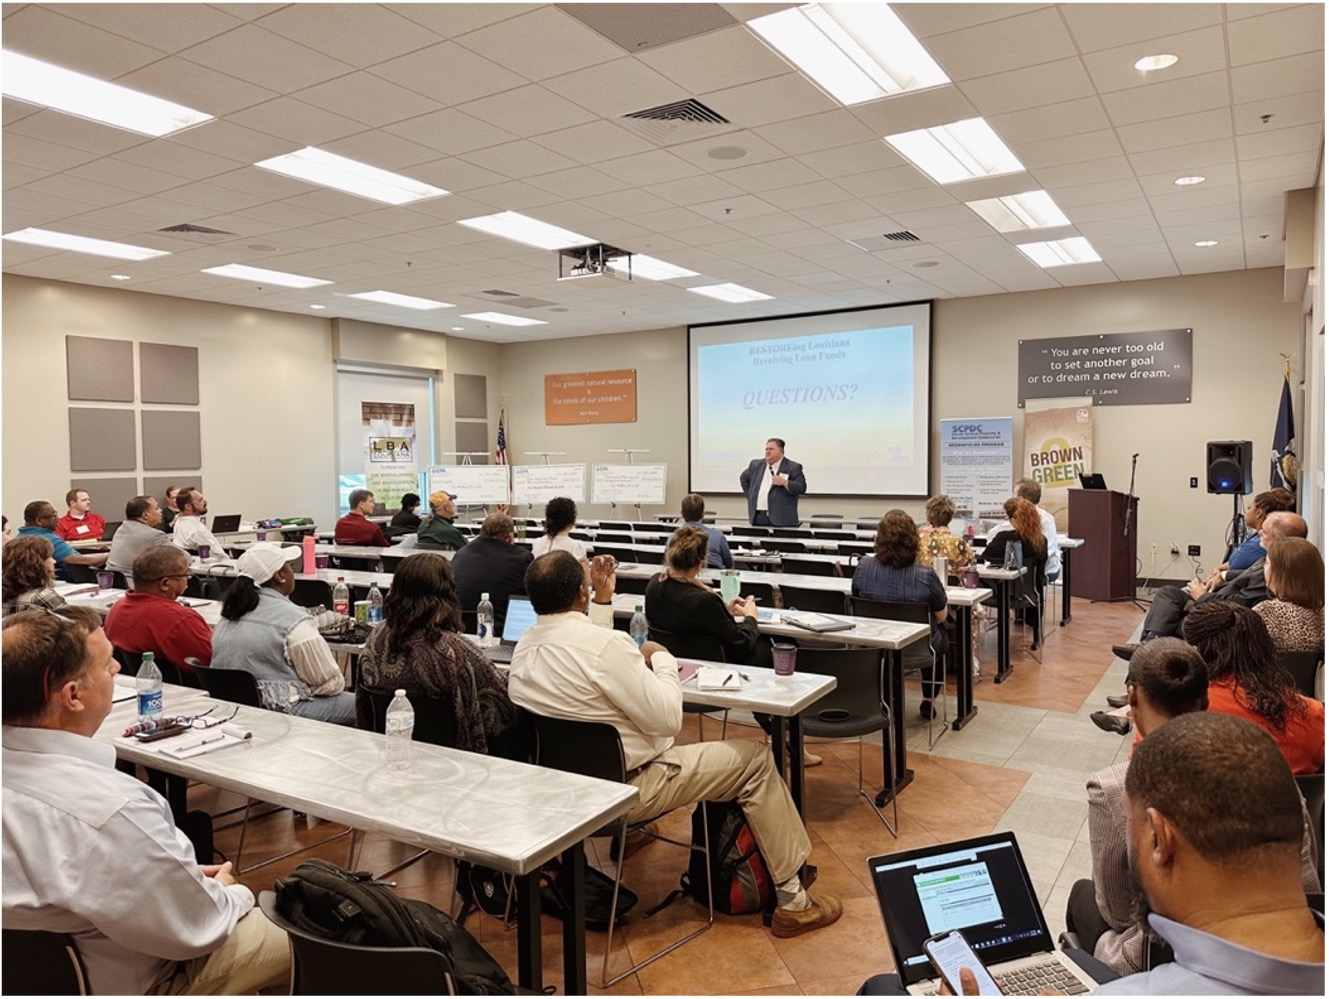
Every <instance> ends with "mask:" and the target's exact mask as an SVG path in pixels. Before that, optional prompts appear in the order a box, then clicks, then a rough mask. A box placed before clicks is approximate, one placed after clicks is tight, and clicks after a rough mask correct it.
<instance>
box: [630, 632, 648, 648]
mask: <svg viewBox="0 0 1329 999" xmlns="http://www.w3.org/2000/svg"><path fill="white" fill-rule="evenodd" d="M632 640H633V641H634V642H636V643H637V648H641V647H642V646H643V645H645V644H646V636H645V635H633V636H632Z"/></svg>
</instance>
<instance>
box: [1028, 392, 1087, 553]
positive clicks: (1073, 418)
mask: <svg viewBox="0 0 1329 999" xmlns="http://www.w3.org/2000/svg"><path fill="white" fill-rule="evenodd" d="M1035 407H1038V408H1035ZM1044 407H1046V408H1044ZM1093 451H1094V407H1093V403H1092V402H1091V401H1090V400H1089V399H1076V400H1070V399H1057V400H1052V399H1047V400H1038V401H1037V402H1035V401H1032V400H1031V401H1030V404H1029V408H1028V409H1026V410H1025V414H1024V474H1025V475H1026V476H1027V477H1029V478H1031V479H1033V480H1034V481H1035V482H1037V483H1039V484H1040V485H1041V486H1042V487H1043V501H1042V502H1041V503H1040V504H1039V506H1041V507H1042V508H1043V509H1044V510H1046V511H1047V512H1048V513H1050V514H1052V516H1053V517H1054V518H1055V519H1056V521H1057V531H1058V532H1059V533H1065V531H1066V510H1067V507H1068V506H1069V503H1070V497H1069V495H1068V494H1067V492H1066V490H1067V489H1073V488H1078V487H1079V485H1080V476H1081V475H1088V474H1089V473H1090V472H1092V471H1093V470H1094V460H1093Z"/></svg>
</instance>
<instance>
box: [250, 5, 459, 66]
mask: <svg viewBox="0 0 1329 999" xmlns="http://www.w3.org/2000/svg"><path fill="white" fill-rule="evenodd" d="M258 23H259V26H260V27H262V28H263V29H264V30H266V31H272V32H275V33H276V34H278V35H281V36H283V37H284V38H287V39H290V40H291V41H292V42H298V43H299V44H301V45H305V46H308V47H309V48H312V49H314V50H316V51H318V52H322V53H323V54H324V55H328V56H331V57H332V58H334V59H338V60H340V61H341V62H344V63H347V64H348V65H351V66H359V67H364V66H372V65H374V64H376V63H380V62H383V61H385V60H388V59H392V58H395V57H396V56H400V55H404V54H405V53H407V52H414V51H415V50H416V49H421V48H424V47H425V46H427V45H432V44H434V43H436V42H439V41H442V40H443V39H442V38H441V37H440V36H439V35H437V34H435V33H433V32H432V31H429V30H427V29H425V28H423V27H421V25H420V24H419V22H416V21H410V20H407V19H406V18H404V17H402V16H400V15H399V14H396V13H393V12H392V11H391V10H389V9H388V8H386V7H384V6H383V5H381V4H367V3H357V4H340V3H338V4H330V3H296V4H289V5H286V6H284V7H282V8H281V9H280V10H277V11H275V12H274V13H272V14H269V15H267V16H266V17H264V18H262V19H261V20H260V21H259V22H258Z"/></svg>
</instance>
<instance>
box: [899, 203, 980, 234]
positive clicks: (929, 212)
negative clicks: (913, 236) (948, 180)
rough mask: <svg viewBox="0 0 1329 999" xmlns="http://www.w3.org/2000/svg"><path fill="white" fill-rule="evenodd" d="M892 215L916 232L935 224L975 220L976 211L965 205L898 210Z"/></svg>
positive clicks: (951, 223)
mask: <svg viewBox="0 0 1329 999" xmlns="http://www.w3.org/2000/svg"><path fill="white" fill-rule="evenodd" d="M891 217H892V218H893V219H894V220H895V221H896V222H897V223H898V224H900V225H901V226H903V227H904V228H906V229H912V230H914V231H915V232H918V231H919V230H920V229H925V228H930V227H933V226H944V225H955V224H958V223H968V222H973V221H974V213H973V212H972V211H970V210H969V209H968V208H966V207H964V206H963V205H950V206H947V207H943V208H923V209H920V210H918V211H913V212H896V213H895V214H894V215H892V216H891ZM920 235H921V234H920ZM980 235H981V232H980Z"/></svg>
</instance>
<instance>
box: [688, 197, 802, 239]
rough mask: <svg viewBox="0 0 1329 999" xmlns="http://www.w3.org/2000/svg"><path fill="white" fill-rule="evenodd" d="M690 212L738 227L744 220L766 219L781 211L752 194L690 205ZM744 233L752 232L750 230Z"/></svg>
mask: <svg viewBox="0 0 1329 999" xmlns="http://www.w3.org/2000/svg"><path fill="white" fill-rule="evenodd" d="M689 210H690V211H694V212H696V213H697V214H698V215H701V216H704V217H705V218H708V219H710V220H711V221H712V222H723V223H725V224H728V225H735V227H737V226H736V223H738V222H739V221H741V220H743V219H755V218H760V217H766V216H770V215H772V214H773V213H779V211H780V209H778V208H777V207H776V206H775V205H773V204H771V203H770V202H768V201H765V200H763V199H762V198H758V197H754V196H753V195H751V194H744V195H741V196H739V197H737V198H721V199H720V200H719V201H709V202H701V203H699V204H695V205H690V206H689ZM742 231H744V232H750V231H749V230H742Z"/></svg>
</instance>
